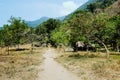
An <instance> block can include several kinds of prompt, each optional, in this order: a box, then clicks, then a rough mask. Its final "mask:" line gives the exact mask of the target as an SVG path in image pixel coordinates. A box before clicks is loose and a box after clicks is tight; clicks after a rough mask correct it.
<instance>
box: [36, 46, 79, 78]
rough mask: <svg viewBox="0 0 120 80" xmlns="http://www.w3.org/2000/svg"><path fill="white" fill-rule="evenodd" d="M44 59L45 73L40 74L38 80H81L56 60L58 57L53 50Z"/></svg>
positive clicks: (47, 52) (49, 50)
mask: <svg viewBox="0 0 120 80" xmlns="http://www.w3.org/2000/svg"><path fill="white" fill-rule="evenodd" d="M44 57H45V60H44V63H43V65H42V68H43V71H42V72H40V74H39V77H38V79H37V80H81V79H80V78H79V77H77V76H76V75H74V74H73V73H71V72H69V71H68V70H67V69H66V68H64V67H63V66H61V65H60V64H59V63H57V62H56V61H55V60H54V58H55V57H56V56H55V53H54V51H53V50H52V49H50V48H49V49H48V50H47V51H46V52H45V54H44Z"/></svg>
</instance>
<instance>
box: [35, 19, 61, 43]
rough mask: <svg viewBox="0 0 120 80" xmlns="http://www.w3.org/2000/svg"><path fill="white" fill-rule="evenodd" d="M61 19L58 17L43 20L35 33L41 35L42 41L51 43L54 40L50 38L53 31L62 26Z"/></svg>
mask: <svg viewBox="0 0 120 80" xmlns="http://www.w3.org/2000/svg"><path fill="white" fill-rule="evenodd" d="M60 23H61V22H60V20H57V19H52V18H50V19H48V20H47V21H46V22H43V23H42V24H40V25H39V26H38V27H37V28H36V29H35V33H36V34H37V35H39V36H41V38H42V39H41V41H42V43H51V44H52V41H51V39H50V37H51V33H52V31H53V30H54V29H55V28H57V27H59V26H60Z"/></svg>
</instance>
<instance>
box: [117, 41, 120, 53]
mask: <svg viewBox="0 0 120 80" xmlns="http://www.w3.org/2000/svg"><path fill="white" fill-rule="evenodd" d="M117 52H120V49H119V45H118V43H117Z"/></svg>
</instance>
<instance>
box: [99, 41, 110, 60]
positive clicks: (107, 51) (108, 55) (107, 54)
mask: <svg viewBox="0 0 120 80" xmlns="http://www.w3.org/2000/svg"><path fill="white" fill-rule="evenodd" d="M101 43H102V45H103V46H104V47H105V50H106V58H107V59H109V57H110V54H109V50H108V48H107V46H106V45H105V44H104V43H103V42H102V41H101Z"/></svg>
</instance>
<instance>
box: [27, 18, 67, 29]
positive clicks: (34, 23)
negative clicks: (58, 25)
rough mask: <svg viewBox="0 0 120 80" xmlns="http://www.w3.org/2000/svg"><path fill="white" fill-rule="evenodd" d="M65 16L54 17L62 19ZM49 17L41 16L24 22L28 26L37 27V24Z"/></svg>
mask: <svg viewBox="0 0 120 80" xmlns="http://www.w3.org/2000/svg"><path fill="white" fill-rule="evenodd" d="M64 18H65V16H62V17H57V18H55V19H59V20H61V21H62V20H64ZM48 19H49V17H42V18H40V19H38V20H35V21H26V23H27V24H28V26H30V27H37V26H38V25H40V24H41V23H43V22H45V21H47V20H48Z"/></svg>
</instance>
